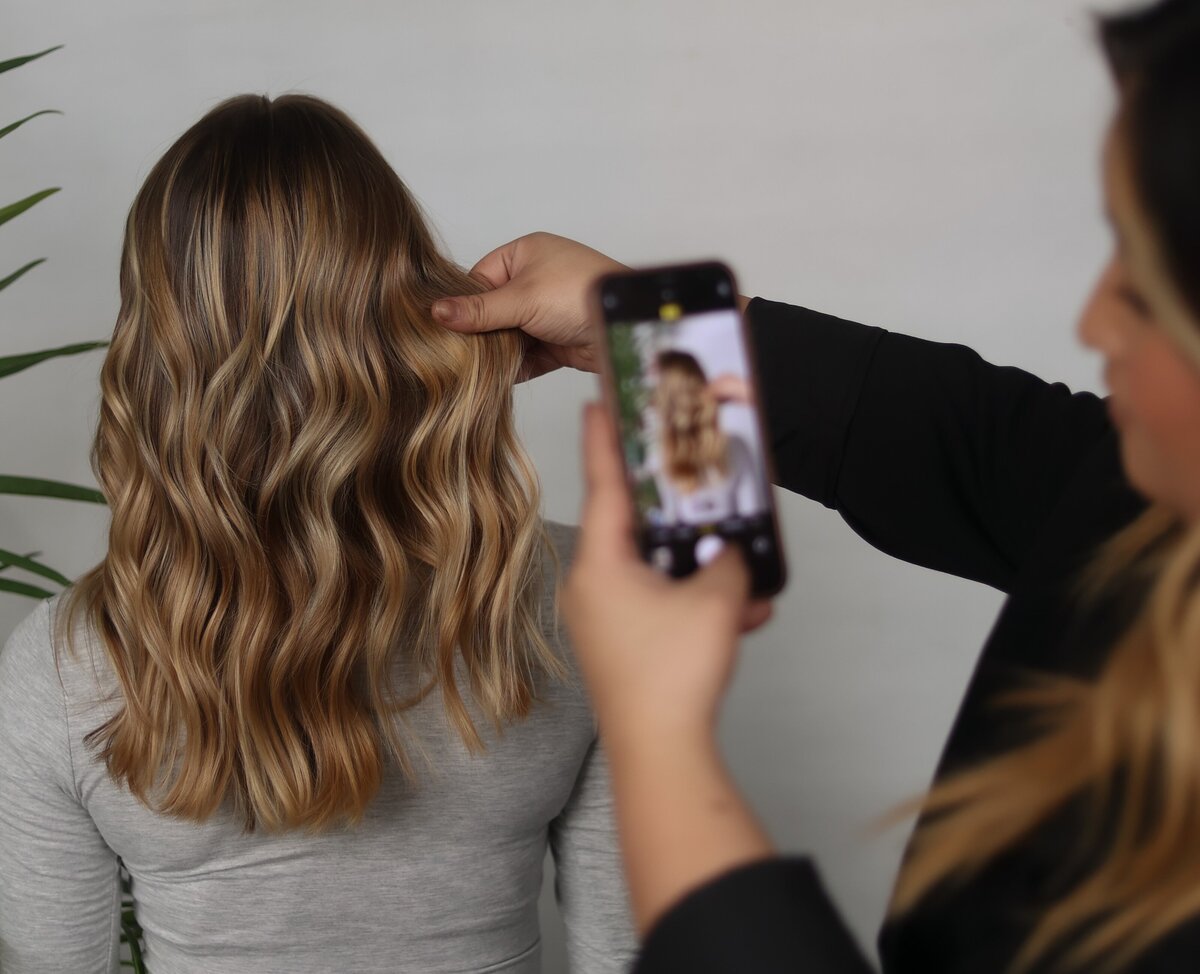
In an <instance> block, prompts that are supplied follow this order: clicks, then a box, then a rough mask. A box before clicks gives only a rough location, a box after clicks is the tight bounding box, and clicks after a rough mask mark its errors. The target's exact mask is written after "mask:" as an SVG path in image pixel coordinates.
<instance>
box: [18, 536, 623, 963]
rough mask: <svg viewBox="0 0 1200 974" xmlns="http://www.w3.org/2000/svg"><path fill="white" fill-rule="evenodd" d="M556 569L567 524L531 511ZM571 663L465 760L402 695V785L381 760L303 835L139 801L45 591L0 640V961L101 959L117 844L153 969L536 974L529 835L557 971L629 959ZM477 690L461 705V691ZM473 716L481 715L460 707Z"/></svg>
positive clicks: (108, 677)
mask: <svg viewBox="0 0 1200 974" xmlns="http://www.w3.org/2000/svg"><path fill="white" fill-rule="evenodd" d="M548 527H549V529H550V534H551V537H552V539H553V540H554V544H555V547H556V550H557V551H558V554H559V557H560V559H561V561H562V565H563V567H564V569H565V567H566V565H567V564H568V562H569V559H570V554H571V550H572V548H573V544H574V533H575V529H573V528H569V527H566V526H563V525H559V524H554V523H553V522H548ZM544 573H545V577H546V580H547V586H546V592H547V594H546V600H547V601H546V604H545V606H544V610H545V611H544V613H543V615H544V618H546V619H547V620H548V621H547V628H548V630H551V631H549V632H548V635H549V636H551V637H552V639H554V640H555V642H552V645H556V646H557V647H558V649H559V651H560V653H561V655H562V657H563V658H564V659H565V660H567V662H568V665H569V667H570V668H571V670H572V673H574V674H576V678H575V679H574V680H572V681H571V683H570V684H550V685H548V686H547V687H546V689H545V692H544V694H543V701H542V702H541V703H540V704H538V705H537V706H536V707H535V710H534V712H533V713H532V715H531V716H530V717H529V718H528V719H527V720H525V721H523V722H521V723H519V724H516V725H514V726H511V727H509V728H507V729H506V730H505V731H504V733H503V734H500V735H497V734H496V733H494V732H492V730H491V725H490V724H489V722H488V721H486V720H483V719H480V720H479V721H478V726H479V729H480V732H481V734H483V735H484V739H485V741H486V742H487V745H488V746H487V751H486V753H484V754H482V755H479V756H474V757H473V756H471V755H470V754H469V753H468V752H467V751H466V749H465V747H464V746H463V744H462V743H461V740H460V739H459V737H458V735H457V733H456V732H455V731H454V730H453V728H452V727H451V726H450V724H449V721H448V719H447V717H446V715H445V713H444V711H443V710H442V708H441V704H440V698H439V695H438V694H436V693H435V694H431V695H430V696H429V697H428V698H427V699H426V700H425V701H424V702H423V703H422V704H421V705H419V706H418V707H416V708H415V709H414V710H412V711H410V713H409V719H410V722H411V727H412V731H413V732H414V733H415V734H416V735H417V737H418V738H419V740H420V741H421V744H422V746H423V748H424V750H425V751H426V752H427V754H428V758H429V761H428V764H427V765H425V764H423V763H418V765H417V768H418V771H417V773H418V778H419V780H418V782H417V783H416V785H415V786H414V785H410V784H407V783H406V782H405V781H404V780H403V778H402V777H401V775H400V774H399V773H398V772H393V773H389V774H388V775H386V776H385V780H384V783H383V787H382V789H381V790H380V792H379V794H378V796H377V797H376V799H375V800H374V801H373V802H372V804H371V805H370V806H369V808H368V810H367V814H366V818H365V820H364V821H363V822H362V824H361V825H359V826H357V827H354V828H344V829H340V830H335V831H332V832H326V833H323V834H318V835H309V834H305V833H303V832H293V833H286V834H282V835H265V834H262V833H253V834H245V833H244V832H243V831H242V829H241V827H240V824H239V823H238V822H236V821H234V820H233V818H232V817H231V816H229V815H228V814H226V813H224V812H222V813H219V814H218V815H217V816H215V817H214V818H212V819H210V820H208V821H207V822H205V823H203V824H195V823H191V822H184V821H180V820H178V819H174V818H170V817H167V816H163V815H160V814H157V813H155V812H152V811H150V810H148V809H147V808H146V807H145V806H143V805H141V804H140V803H139V802H138V801H137V800H136V799H134V798H133V797H132V796H130V795H129V793H128V792H127V791H125V790H124V789H123V788H120V787H118V786H117V785H115V784H114V783H113V781H112V780H111V779H110V778H109V777H108V775H107V773H106V772H105V769H104V766H103V764H102V763H100V762H99V761H98V760H96V758H95V756H94V755H93V754H91V753H89V751H88V749H87V748H86V747H85V746H84V744H83V740H82V739H83V736H84V735H85V734H86V733H87V732H88V731H90V730H92V729H93V728H94V727H96V726H98V725H99V724H100V723H102V721H103V720H104V718H105V717H106V716H107V715H108V714H109V713H111V712H112V708H113V707H114V703H113V702H112V700H111V699H108V700H107V701H106V699H105V697H106V696H107V695H108V694H109V692H110V691H111V690H113V688H114V687H115V686H116V681H115V679H114V678H113V676H112V674H111V671H110V670H109V669H108V667H107V662H106V660H105V657H104V656H103V653H102V652H100V651H99V647H98V643H97V641H96V640H95V638H94V637H93V636H91V635H90V634H83V635H84V637H85V642H84V645H85V646H86V647H87V649H88V650H91V649H93V648H95V649H96V650H97V651H96V652H95V653H91V654H90V655H91V656H92V657H93V658H94V660H95V667H94V668H93V665H92V660H91V659H88V658H87V657H88V655H89V653H88V652H85V653H83V654H81V656H80V659H78V660H74V659H72V658H71V657H70V656H69V655H68V654H67V653H66V652H63V653H61V654H60V665H61V676H60V672H59V671H58V670H56V666H55V660H54V653H53V650H52V645H51V642H50V620H51V616H50V612H51V611H52V609H53V608H54V602H55V601H56V600H57V597H56V599H54V600H46V601H43V602H42V603H40V604H39V605H38V606H37V608H36V609H34V611H33V612H32V613H31V614H30V615H29V616H28V617H27V618H25V619H24V620H23V621H22V622H21V623H20V624H19V625H18V626H17V628H16V630H15V631H14V632H13V633H12V635H11V636H10V638H9V639H8V641H7V642H6V643H5V645H4V647H3V649H2V650H0V971H2V972H3V974H51V972H63V974H67V972H69V974H114V972H116V971H117V970H118V966H117V963H118V962H117V957H118V938H119V919H120V918H119V911H118V904H119V889H118V876H117V857H118V856H119V857H120V858H121V859H122V860H123V861H124V863H125V865H126V868H127V869H128V870H129V872H130V874H131V875H132V877H133V889H134V896H135V898H136V901H137V907H136V909H137V917H138V920H139V922H140V923H141V925H142V927H143V928H144V930H145V940H146V947H147V955H146V960H147V966H148V967H149V969H150V971H151V972H152V974H277V972H278V974H285V972H286V974H308V972H311V974H332V972H339V974H340V972H355V974H369V972H388V974H400V972H421V974H427V972H451V971H454V972H477V974H481V972H489V974H490V972H501V971H502V972H505V974H536V972H537V971H538V970H539V964H540V952H541V951H540V939H539V932H538V911H537V900H538V893H539V889H540V886H541V880H542V860H543V858H544V854H545V850H546V845H547V842H548V843H549V844H550V848H551V850H552V851H553V854H554V857H555V860H556V865H557V871H558V877H559V878H558V890H557V892H558V897H559V904H560V908H561V910H562V912H563V916H564V919H565V923H566V927H567V949H568V956H569V960H570V964H571V969H572V971H573V972H580V974H615V972H618V971H624V970H627V968H628V966H629V963H630V961H631V960H632V957H633V954H634V950H635V939H634V932H633V925H632V920H631V916H630V912H629V907H628V900H627V896H626V893H625V890H624V885H623V881H622V877H621V870H620V862H619V853H618V848H617V841H616V831H615V825H614V821H613V810H612V800H611V796H610V792H609V787H608V773H607V768H606V766H605V762H604V757H603V754H602V752H601V751H600V749H599V747H598V743H597V736H596V727H595V723H594V720H593V717H592V714H591V710H590V707H589V704H588V701H587V698H586V696H585V692H584V690H583V688H582V684H581V681H580V680H579V679H578V676H577V671H576V670H575V665H574V662H573V656H572V654H571V653H570V651H569V649H568V647H567V646H566V643H565V638H566V637H565V633H559V634H557V635H556V634H555V633H554V632H553V628H554V620H555V619H556V613H555V608H554V606H553V604H552V602H551V601H550V600H551V598H552V592H553V588H552V585H551V584H550V582H551V579H552V573H553V567H552V565H550V564H549V559H547V565H546V567H545V570H544ZM472 706H473V705H472ZM473 712H474V713H478V711H474V710H473Z"/></svg>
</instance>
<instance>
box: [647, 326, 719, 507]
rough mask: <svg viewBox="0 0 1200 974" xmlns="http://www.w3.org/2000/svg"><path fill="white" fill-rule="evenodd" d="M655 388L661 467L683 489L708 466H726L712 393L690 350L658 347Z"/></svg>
mask: <svg viewBox="0 0 1200 974" xmlns="http://www.w3.org/2000/svg"><path fill="white" fill-rule="evenodd" d="M655 365H656V368H657V371H658V382H657V384H656V386H655V388H654V398H655V402H656V403H657V404H658V411H659V418H660V427H661V432H660V437H661V442H662V452H663V457H664V458H665V461H666V471H667V474H668V475H669V476H670V477H671V480H672V481H673V482H674V483H675V484H676V485H677V486H678V487H679V489H680V490H681V491H682V492H683V493H685V494H690V493H692V492H693V491H695V490H696V489H697V488H698V487H700V486H701V485H702V484H703V483H704V481H705V479H706V478H708V477H709V476H710V475H711V473H712V471H714V470H715V471H717V472H718V473H719V474H720V475H721V476H724V475H725V474H727V473H728V472H729V445H728V439H727V437H726V436H725V433H724V432H723V431H722V430H721V426H720V423H719V422H718V417H717V399H716V396H714V395H713V394H712V392H710V391H709V388H708V378H707V376H705V374H704V369H702V368H701V367H700V363H699V362H697V361H696V358H695V356H693V355H690V354H688V353H687V352H679V351H673V350H672V351H666V352H659V354H658V356H657V358H656V359H655Z"/></svg>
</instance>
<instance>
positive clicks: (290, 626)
mask: <svg viewBox="0 0 1200 974" xmlns="http://www.w3.org/2000/svg"><path fill="white" fill-rule="evenodd" d="M479 290H480V286H479V285H478V284H477V283H476V282H474V281H473V280H472V279H471V278H470V277H469V276H468V275H467V274H466V273H465V272H464V271H462V270H461V269H460V268H458V267H457V266H455V265H454V264H453V263H452V262H451V261H449V260H447V259H446V258H445V257H443V256H442V255H441V254H440V253H439V252H438V249H437V247H436V246H435V244H434V241H433V239H432V237H431V235H430V232H429V230H428V229H427V227H426V225H425V222H424V220H423V219H422V216H421V212H420V210H419V208H418V206H417V204H416V202H415V201H414V199H413V197H412V196H411V195H410V194H409V192H408V191H407V190H406V189H405V187H404V185H403V184H402V183H401V181H400V179H399V178H398V177H397V176H396V174H395V173H394V172H393V171H392V169H391V168H390V167H389V166H388V164H387V162H386V161H385V160H384V158H383V156H382V155H381V154H380V153H379V151H378V149H376V147H375V146H374V145H373V144H372V142H371V141H370V139H369V138H368V137H367V136H366V135H365V134H364V133H363V131H362V130H361V129H360V128H359V127H358V126H357V125H356V124H355V123H354V122H353V121H352V120H351V119H350V118H349V117H347V116H346V115H345V114H344V113H343V112H341V111H339V110H338V109H336V108H334V107H333V106H331V105H329V104H327V103H325V102H323V101H321V100H319V99H316V98H313V97H309V96H305V95H285V96H282V97H278V98H276V99H274V100H272V99H270V98H267V97H264V96H257V95H243V96H239V97H235V98H231V99H229V100H227V101H225V102H222V103H221V104H219V105H217V106H216V107H215V108H214V109H212V110H211V111H210V112H208V113H207V114H206V115H205V116H204V117H203V118H202V119H200V121H198V122H197V123H196V124H195V125H193V126H192V127H191V128H190V129H188V131H187V132H185V133H184V134H183V135H182V136H181V137H180V138H179V139H178V141H176V142H175V144H174V145H172V146H171V147H170V148H169V149H168V150H167V152H166V153H165V155H164V156H163V157H162V159H161V160H159V162H158V163H157V164H156V165H155V166H154V167H153V169H152V171H151V172H150V174H149V176H148V177H147V179H146V181H145V184H144V185H143V186H142V188H141V190H140V191H139V192H138V194H137V196H136V198H135V200H134V202H133V205H132V207H131V208H130V211H129V217H128V221H127V223H126V228H125V240H124V247H123V251H122V255H121V270H120V291H121V306H120V312H119V314H118V317H117V322H116V326H115V329H114V331H113V335H112V341H111V345H110V347H109V349H108V353H107V355H106V357H105V360H104V364H103V367H102V370H101V374H100V389H101V399H100V410H99V422H98V426H97V430H96V435H95V440H94V444H93V447H92V451H91V462H92V469H93V471H94V472H95V475H96V478H97V480H98V481H99V483H100V485H101V487H102V490H103V492H104V495H105V497H106V498H107V500H108V503H109V506H110V507H111V514H112V522H111V527H110V532H109V539H108V550H107V553H106V555H105V557H104V560H103V561H102V562H101V563H100V564H98V565H97V566H96V567H94V568H92V569H91V570H90V571H88V572H87V573H86V574H85V575H83V576H82V577H81V578H79V579H78V580H77V581H76V583H75V584H74V585H73V586H72V587H71V588H70V589H68V590H67V592H66V593H65V595H64V597H63V600H62V604H61V606H60V612H59V614H58V616H57V619H56V623H57V627H58V629H57V631H58V634H59V640H56V642H62V640H63V639H65V641H66V645H67V646H68V649H69V651H70V652H72V653H77V652H78V647H77V646H75V645H74V642H73V634H74V631H75V627H76V618H77V617H78V616H80V615H82V616H83V617H85V618H86V621H87V623H88V624H89V626H90V628H91V630H92V631H93V632H94V633H96V634H98V637H99V639H100V642H101V643H102V645H103V651H104V653H105V655H106V656H107V658H108V661H109V663H111V666H112V670H113V671H114V673H115V676H116V679H117V681H118V683H119V687H120V696H121V699H120V701H119V703H120V706H119V709H118V710H117V711H116V712H115V714H114V715H113V716H112V717H111V719H109V720H108V721H107V722H105V723H104V724H103V725H102V726H100V727H97V728H96V729H95V730H93V731H92V733H90V734H89V735H88V738H87V740H88V743H89V744H91V745H92V746H94V747H95V748H97V750H98V752H99V753H100V754H101V755H102V756H103V759H104V761H105V763H106V765H107V769H108V771H109V773H110V774H111V775H112V777H113V778H114V779H115V780H117V781H118V782H123V783H124V784H125V785H127V786H128V788H129V790H130V791H131V792H132V793H133V794H134V795H136V796H137V797H138V798H139V799H140V800H141V801H143V802H144V803H146V804H147V805H148V806H150V807H152V808H154V809H156V810H158V811H160V812H162V813H164V814H168V815H172V816H178V817H181V818H184V819H191V820H196V821H201V820H204V819H206V818H208V817H209V816H211V815H212V814H213V813H214V812H215V811H216V810H217V809H218V807H219V806H220V805H221V804H222V802H224V801H229V802H230V803H231V807H232V809H233V810H234V812H235V813H236V814H237V815H238V816H240V818H241V819H242V820H243V821H244V823H245V825H246V827H247V828H256V827H261V828H263V829H267V830H278V829H287V828H296V827H307V828H311V829H320V828H324V827H328V826H330V825H333V824H336V823H341V822H354V821H357V820H359V819H360V818H361V816H362V814H363V811H364V809H365V807H366V806H367V804H368V802H369V801H370V800H371V798H372V797H373V795H374V794H375V793H376V791H377V789H378V787H379V784H380V781H381V778H382V776H383V775H384V772H385V766H386V764H387V761H388V758H389V755H390V756H391V757H392V758H394V759H395V760H396V762H397V764H398V766H399V768H400V769H401V771H402V773H405V774H408V775H411V774H413V763H412V761H411V759H410V757H409V755H410V750H411V749H412V748H411V746H412V745H413V744H414V742H413V741H411V740H409V741H406V740H404V739H402V737H403V736H404V735H403V734H402V730H401V725H402V724H403V720H402V717H403V712H404V710H405V709H406V708H407V707H409V706H411V705H413V704H414V703H416V702H418V701H419V700H421V699H424V698H425V697H426V696H427V695H428V694H429V693H430V692H431V691H432V690H434V689H435V688H437V689H440V692H441V698H442V701H443V702H444V706H445V709H446V711H447V712H448V714H449V716H450V718H451V720H452V723H453V726H454V727H455V728H456V729H457V731H458V733H459V734H460V735H461V736H462V738H463V740H464V741H465V743H466V744H467V745H468V746H469V747H470V748H472V749H474V750H479V749H480V748H482V746H483V745H482V738H481V736H480V734H479V732H478V729H477V727H476V725H475V721H474V719H473V718H472V716H471V712H470V710H469V709H468V706H467V697H468V696H469V697H472V698H474V700H475V701H477V702H478V705H479V706H480V707H481V708H482V712H483V713H484V714H485V715H486V717H487V718H488V719H489V720H490V721H492V722H493V723H494V724H495V725H497V726H498V727H502V726H503V725H504V724H505V723H506V722H510V721H514V720H518V719H520V718H521V717H523V716H525V715H526V714H527V713H528V712H529V710H530V707H531V705H532V703H533V701H534V700H535V699H536V697H537V693H538V683H539V680H540V679H542V678H543V677H547V676H553V677H559V676H562V675H563V672H564V671H563V668H562V664H561V663H560V661H559V660H558V659H557V658H556V657H555V655H554V653H553V651H552V650H551V648H550V646H549V645H548V642H547V639H546V637H545V636H544V635H543V623H544V622H545V621H546V620H543V619H541V618H540V608H539V607H540V605H541V598H540V591H539V589H540V587H541V577H542V573H541V568H540V565H541V559H542V557H543V556H544V555H546V554H549V555H550V557H552V558H553V549H552V547H551V546H550V545H549V543H548V537H547V535H546V532H545V528H544V525H543V522H542V521H541V518H540V517H539V488H538V483H537V477H536V473H535V471H534V469H533V467H532V466H531V464H530V462H529V459H528V457H527V456H526V454H525V452H524V450H523V448H522V446H521V444H520V442H519V441H518V439H517V436H516V433H515V430H514V420H513V413H512V386H513V383H514V381H515V379H516V376H517V372H518V368H519V365H520V362H521V358H522V354H523V343H522V339H521V336H520V334H519V333H518V332H515V331H514V332H494V333H491V334H486V335H478V336H464V335H459V334H455V333H453V332H450V331H448V330H446V329H444V328H442V327H440V326H439V325H437V324H435V323H434V322H433V320H432V318H431V316H430V313H429V308H430V305H431V303H432V302H433V301H434V300H435V299H437V298H440V297H444V296H447V295H452V294H462V293H468V292H469V293H475V292H478V291H479ZM402 658H403V660H406V661H408V662H409V663H411V664H412V665H411V666H410V667H409V670H410V672H414V673H417V674H419V677H418V678H416V679H412V680H410V681H409V683H411V685H400V684H399V683H398V681H397V679H396V673H397V671H396V664H397V662H398V661H400V660H401V659H402ZM397 717H399V718H401V719H397ZM418 746H419V745H418Z"/></svg>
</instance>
